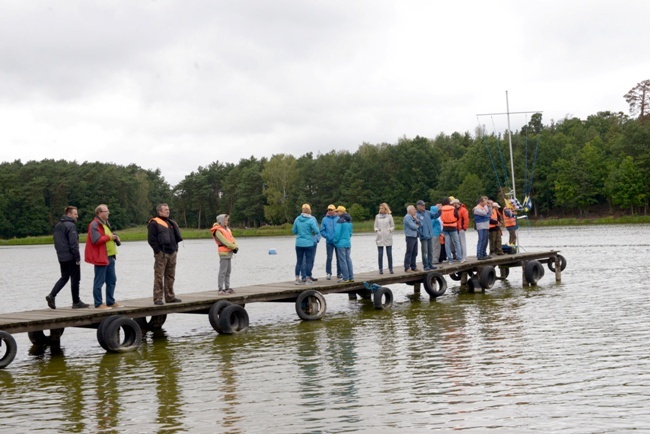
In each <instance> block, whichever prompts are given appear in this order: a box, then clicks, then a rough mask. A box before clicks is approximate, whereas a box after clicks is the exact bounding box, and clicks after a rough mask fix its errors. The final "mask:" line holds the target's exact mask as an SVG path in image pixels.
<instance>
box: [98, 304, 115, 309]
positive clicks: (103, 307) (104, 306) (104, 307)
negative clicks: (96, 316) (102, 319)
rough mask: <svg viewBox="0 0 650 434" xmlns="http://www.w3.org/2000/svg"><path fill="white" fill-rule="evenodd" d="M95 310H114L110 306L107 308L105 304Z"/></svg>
mask: <svg viewBox="0 0 650 434" xmlns="http://www.w3.org/2000/svg"><path fill="white" fill-rule="evenodd" d="M95 309H97V310H111V309H113V308H112V307H110V306H106V305H105V304H100V305H99V306H95Z"/></svg>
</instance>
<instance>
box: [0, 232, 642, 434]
mask: <svg viewBox="0 0 650 434" xmlns="http://www.w3.org/2000/svg"><path fill="white" fill-rule="evenodd" d="M520 237H521V240H522V245H523V247H524V248H525V250H526V251H539V250H549V249H558V250H560V251H561V252H562V255H564V256H565V257H566V258H567V261H568V266H567V268H566V270H565V271H564V272H563V273H562V283H560V284H557V283H556V282H555V279H554V276H553V274H552V273H550V272H549V271H548V270H546V274H545V276H544V278H543V279H542V280H541V281H540V283H539V284H538V286H533V287H528V288H523V287H522V285H521V273H520V272H518V271H515V272H512V273H511V275H510V277H509V280H508V281H497V283H496V284H495V286H494V288H492V289H491V290H488V291H487V292H486V293H477V294H467V293H465V292H463V293H461V292H459V285H458V283H457V282H453V281H451V280H448V283H449V287H450V290H448V292H447V294H445V295H444V296H443V297H440V298H438V299H437V300H435V301H433V300H430V299H429V297H428V296H427V295H426V293H425V292H424V291H422V294H421V295H419V296H415V295H413V289H412V287H410V286H406V285H393V286H391V288H392V289H393V292H394V294H395V302H396V303H395V305H394V307H393V309H392V310H387V311H376V310H375V309H374V308H373V307H372V305H371V304H370V303H369V302H366V301H361V300H357V301H350V300H348V298H347V295H329V296H327V304H328V311H327V314H326V315H325V317H324V319H323V320H322V321H315V322H302V321H300V320H299V319H298V317H297V315H296V313H295V310H294V306H293V304H290V303H253V304H249V305H247V306H246V309H247V311H248V313H249V316H250V320H251V323H250V329H249V330H248V332H246V333H243V334H241V335H231V336H219V335H217V333H216V332H215V331H214V330H213V329H212V327H211V326H210V324H209V322H208V318H207V317H206V316H202V315H180V314H177V315H170V316H168V318H167V322H166V323H165V325H164V328H163V330H162V331H160V332H157V333H156V334H152V333H147V334H145V336H144V338H143V344H142V346H141V347H140V349H139V350H138V351H137V352H133V353H127V354H107V353H105V352H104V351H103V350H102V349H101V347H100V346H99V344H98V343H97V340H96V335H95V331H94V330H89V329H74V328H68V329H66V330H65V333H64V335H63V336H62V338H61V350H60V352H55V354H53V353H52V352H51V351H50V349H46V350H45V351H42V350H38V349H37V348H35V347H32V345H31V343H30V342H29V340H28V338H27V334H26V333H20V334H16V335H15V338H16V341H17V342H18V354H17V356H16V359H15V360H14V362H13V363H12V364H11V365H9V366H8V367H7V368H6V369H4V370H0V396H1V400H0V432H3V433H4V432H7V433H14V432H92V433H95V432H140V433H151V432H162V431H164V432H206V433H207V432H232V433H256V432H260V433H261V432H265V433H267V432H278V433H306V432H337V433H338V432H373V433H375V432H397V431H400V432H412V433H417V432H423V431H442V432H447V431H451V430H463V431H466V432H486V431H493V432H494V431H496V432H512V433H521V432H545V433H546V432H566V433H602V432H617V433H619V432H632V431H645V432H648V431H650V410H649V408H650V297H648V293H649V292H648V282H649V281H650V225H634V226H623V225H621V226H594V227H566V228H540V229H537V228H535V229H530V228H528V229H526V228H524V229H522V230H521V231H520ZM183 244H184V245H182V247H181V250H180V255H179V262H178V270H177V286H176V293H177V295H178V296H179V297H181V298H182V297H183V293H184V292H195V291H203V290H213V289H216V280H217V270H218V256H217V249H216V246H215V244H214V243H213V242H212V241H211V240H197V241H187V242H185V243H183ZM240 244H241V248H240V252H239V254H238V255H237V256H236V258H235V260H234V262H233V273H232V279H231V281H232V282H231V283H232V284H233V287H234V288H235V289H236V288H237V286H243V285H248V284H253V283H265V282H274V281H289V280H292V279H293V266H294V262H295V253H294V249H293V245H294V239H293V238H292V237H275V238H255V239H241V240H240ZM468 244H469V245H470V246H471V248H470V254H475V245H476V233H475V232H473V231H471V232H469V233H468ZM271 248H273V249H276V250H277V255H269V254H268V251H269V249H271ZM404 250H405V248H404V238H403V234H402V233H397V234H396V235H395V247H394V256H395V263H396V268H397V267H398V264H401V263H402V261H403V256H404ZM118 258H119V259H118V262H117V275H118V283H117V290H116V298H117V300H118V301H119V300H122V299H127V298H135V297H148V296H151V294H152V274H153V256H152V252H151V250H150V248H149V246H148V245H147V244H146V243H144V242H133V243H124V244H123V245H122V246H121V247H120V248H119V255H118ZM352 259H353V262H354V266H355V270H356V271H357V272H363V271H371V270H374V269H376V267H377V265H376V247H375V244H374V236H373V235H372V234H367V235H366V234H360V235H355V236H354V237H353V247H352ZM324 262H325V249H324V245H320V246H319V247H318V252H317V259H316V265H315V267H314V269H315V276H317V277H321V278H324ZM0 266H1V268H0V296H1V298H0V300H1V302H0V312H2V313H6V312H15V311H23V310H32V309H40V308H45V307H46V303H45V299H44V297H45V295H46V294H47V293H48V292H49V290H50V289H51V287H52V285H53V284H54V282H55V281H56V280H57V278H58V273H59V269H58V263H57V262H56V256H55V252H54V248H53V247H52V246H37V247H8V248H0ZM81 287H82V290H81V292H82V299H83V300H84V301H86V302H92V295H91V293H92V267H91V266H90V265H88V264H84V265H82V286H81ZM70 303H71V297H70V290H69V286H67V287H66V288H64V290H63V291H62V292H61V293H60V294H59V296H58V297H57V305H59V306H67V305H69V304H70Z"/></svg>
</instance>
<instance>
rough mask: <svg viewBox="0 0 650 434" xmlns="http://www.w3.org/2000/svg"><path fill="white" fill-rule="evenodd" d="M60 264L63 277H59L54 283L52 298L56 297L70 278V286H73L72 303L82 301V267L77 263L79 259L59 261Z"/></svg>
mask: <svg viewBox="0 0 650 434" xmlns="http://www.w3.org/2000/svg"><path fill="white" fill-rule="evenodd" d="M59 266H60V267H61V278H59V280H57V282H56V283H55V284H54V288H52V292H50V296H51V297H52V298H54V297H56V295H57V294H58V293H59V292H60V291H61V289H63V287H64V286H65V285H66V283H68V280H70V281H71V282H70V286H71V288H72V303H79V302H80V301H81V300H80V299H79V281H80V280H81V267H80V266H79V265H77V261H75V260H74V259H73V260H71V261H65V262H59Z"/></svg>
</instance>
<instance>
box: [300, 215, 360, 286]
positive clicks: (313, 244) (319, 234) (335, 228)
mask: <svg viewBox="0 0 650 434" xmlns="http://www.w3.org/2000/svg"><path fill="white" fill-rule="evenodd" d="M292 232H293V233H294V234H295V235H296V267H295V276H296V281H295V284H296V285H302V284H303V283H304V284H307V285H311V284H312V283H314V281H316V280H318V279H317V278H315V277H314V276H313V275H312V270H313V268H314V258H315V257H316V248H317V246H318V242H319V241H320V240H321V238H324V239H325V245H326V249H327V250H326V252H327V256H326V262H325V272H326V274H327V280H331V279H332V261H333V254H334V252H336V277H337V279H338V282H339V283H342V282H354V269H353V266H352V257H351V256H350V253H351V248H352V242H351V238H352V217H351V216H350V214H349V213H348V212H347V209H346V208H345V207H344V206H341V205H340V206H338V207H337V206H335V205H333V204H331V205H328V207H327V214H326V215H325V217H323V220H322V221H321V225H320V228H319V226H318V222H317V220H316V217H314V216H313V215H312V214H311V206H310V205H309V204H303V206H302V209H301V213H300V215H299V216H298V217H296V219H295V220H294V222H293V227H292Z"/></svg>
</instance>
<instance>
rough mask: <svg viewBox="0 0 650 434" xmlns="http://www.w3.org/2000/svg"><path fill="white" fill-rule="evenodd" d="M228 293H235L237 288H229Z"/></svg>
mask: <svg viewBox="0 0 650 434" xmlns="http://www.w3.org/2000/svg"><path fill="white" fill-rule="evenodd" d="M226 293H227V294H234V293H235V290H234V289H232V288H228V289H226ZM178 301H180V300H178Z"/></svg>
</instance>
